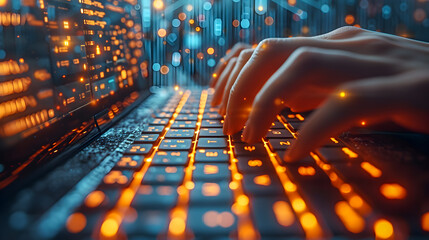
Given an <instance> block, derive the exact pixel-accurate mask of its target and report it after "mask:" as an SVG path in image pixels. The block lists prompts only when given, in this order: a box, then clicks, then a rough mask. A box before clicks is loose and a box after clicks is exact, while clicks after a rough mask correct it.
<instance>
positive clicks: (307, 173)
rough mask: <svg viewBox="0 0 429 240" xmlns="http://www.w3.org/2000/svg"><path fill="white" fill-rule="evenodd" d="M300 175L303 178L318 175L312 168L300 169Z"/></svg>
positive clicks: (302, 167)
mask: <svg viewBox="0 0 429 240" xmlns="http://www.w3.org/2000/svg"><path fill="white" fill-rule="evenodd" d="M298 173H299V174H300V175H302V176H314V174H316V170H315V169H314V168H313V167H311V166H308V167H304V166H301V167H299V168H298Z"/></svg>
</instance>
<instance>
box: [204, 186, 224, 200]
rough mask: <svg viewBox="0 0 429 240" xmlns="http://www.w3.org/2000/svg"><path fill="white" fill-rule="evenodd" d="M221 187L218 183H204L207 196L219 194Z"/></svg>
mask: <svg viewBox="0 0 429 240" xmlns="http://www.w3.org/2000/svg"><path fill="white" fill-rule="evenodd" d="M219 193H220V187H219V184H217V183H203V195H204V196H206V197H214V196H218V195H219Z"/></svg>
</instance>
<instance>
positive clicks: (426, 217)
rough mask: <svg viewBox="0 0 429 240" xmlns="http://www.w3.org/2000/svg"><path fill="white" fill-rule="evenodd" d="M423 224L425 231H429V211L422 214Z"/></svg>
mask: <svg viewBox="0 0 429 240" xmlns="http://www.w3.org/2000/svg"><path fill="white" fill-rule="evenodd" d="M421 224H422V229H423V231H426V232H429V212H426V213H425V214H423V215H422V219H421Z"/></svg>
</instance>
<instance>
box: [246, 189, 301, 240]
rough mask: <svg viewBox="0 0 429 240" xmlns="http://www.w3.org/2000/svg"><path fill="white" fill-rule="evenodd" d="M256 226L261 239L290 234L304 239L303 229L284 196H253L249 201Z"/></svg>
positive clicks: (283, 236) (280, 237)
mask: <svg viewBox="0 0 429 240" xmlns="http://www.w3.org/2000/svg"><path fill="white" fill-rule="evenodd" d="M250 203H251V205H252V209H253V211H252V214H253V219H254V221H255V225H256V228H257V229H258V230H259V233H260V234H261V239H266V238H269V237H278V238H279V239H282V238H286V237H287V236H291V237H294V238H299V239H304V238H305V235H304V231H303V229H302V227H301V225H300V224H299V220H298V219H297V218H296V216H295V214H294V211H293V210H292V207H291V205H290V203H289V201H288V200H287V199H286V197H284V196H281V197H276V198H267V197H255V198H253V199H251V201H250Z"/></svg>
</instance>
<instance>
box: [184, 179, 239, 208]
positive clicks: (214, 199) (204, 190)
mask: <svg viewBox="0 0 429 240" xmlns="http://www.w3.org/2000/svg"><path fill="white" fill-rule="evenodd" d="M228 185H229V183H228V182H227V181H221V182H196V183H195V188H194V189H193V190H192V191H191V195H190V206H196V205H202V206H204V205H206V204H210V206H214V205H225V204H227V205H228V204H229V205H231V204H232V201H233V197H232V191H231V189H230V188H229V186H228ZM206 206H207V205H206Z"/></svg>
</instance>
